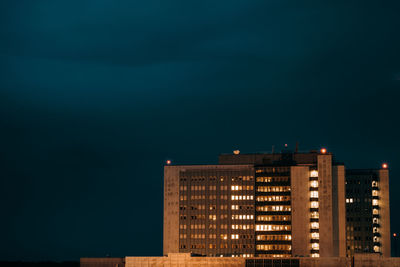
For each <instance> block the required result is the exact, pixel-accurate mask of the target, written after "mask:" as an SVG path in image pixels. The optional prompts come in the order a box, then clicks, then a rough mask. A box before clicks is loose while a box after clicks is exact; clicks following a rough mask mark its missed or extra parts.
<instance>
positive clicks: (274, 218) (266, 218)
mask: <svg viewBox="0 0 400 267" xmlns="http://www.w3.org/2000/svg"><path fill="white" fill-rule="evenodd" d="M290 219H291V216H290V215H258V216H257V221H290Z"/></svg>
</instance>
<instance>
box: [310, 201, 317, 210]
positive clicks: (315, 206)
mask: <svg viewBox="0 0 400 267" xmlns="http://www.w3.org/2000/svg"><path fill="white" fill-rule="evenodd" d="M311 208H313V209H316V208H318V201H311Z"/></svg>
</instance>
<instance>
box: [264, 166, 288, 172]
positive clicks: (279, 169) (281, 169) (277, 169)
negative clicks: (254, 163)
mask: <svg viewBox="0 0 400 267" xmlns="http://www.w3.org/2000/svg"><path fill="white" fill-rule="evenodd" d="M288 171H290V167H264V168H259V169H257V170H256V173H261V172H288Z"/></svg>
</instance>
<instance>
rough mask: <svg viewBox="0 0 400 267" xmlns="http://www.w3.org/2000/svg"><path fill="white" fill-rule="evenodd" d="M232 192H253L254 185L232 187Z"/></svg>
mask: <svg viewBox="0 0 400 267" xmlns="http://www.w3.org/2000/svg"><path fill="white" fill-rule="evenodd" d="M231 190H232V191H240V190H253V186H252V185H243V186H242V185H232V186H231Z"/></svg>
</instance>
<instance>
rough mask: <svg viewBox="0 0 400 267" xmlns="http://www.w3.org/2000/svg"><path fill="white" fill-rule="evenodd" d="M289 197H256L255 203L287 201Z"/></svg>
mask: <svg viewBox="0 0 400 267" xmlns="http://www.w3.org/2000/svg"><path fill="white" fill-rule="evenodd" d="M289 200H290V196H257V201H259V202H263V201H289Z"/></svg>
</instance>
